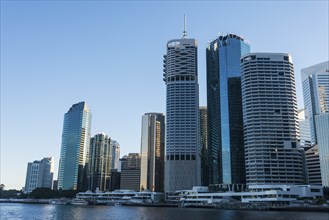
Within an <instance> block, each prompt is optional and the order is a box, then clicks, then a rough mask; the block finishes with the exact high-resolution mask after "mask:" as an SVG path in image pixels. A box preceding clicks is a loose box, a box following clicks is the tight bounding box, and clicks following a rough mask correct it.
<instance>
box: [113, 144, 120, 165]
mask: <svg viewBox="0 0 329 220" xmlns="http://www.w3.org/2000/svg"><path fill="white" fill-rule="evenodd" d="M119 159H120V144H119V143H118V142H117V141H115V140H112V169H116V170H117V169H118V168H119Z"/></svg>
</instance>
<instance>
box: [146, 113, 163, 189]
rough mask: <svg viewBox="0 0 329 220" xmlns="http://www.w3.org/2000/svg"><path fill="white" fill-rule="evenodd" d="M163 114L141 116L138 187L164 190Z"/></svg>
mask: <svg viewBox="0 0 329 220" xmlns="http://www.w3.org/2000/svg"><path fill="white" fill-rule="evenodd" d="M164 122H165V116H164V115H163V114H162V113H146V114H145V115H143V116H142V138H141V154H140V155H141V175H140V189H141V190H143V189H148V190H150V191H152V192H154V191H155V192H163V190H164V187H163V186H164V153H165V151H164V149H165V123H164Z"/></svg>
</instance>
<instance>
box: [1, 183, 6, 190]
mask: <svg viewBox="0 0 329 220" xmlns="http://www.w3.org/2000/svg"><path fill="white" fill-rule="evenodd" d="M2 190H5V185H4V184H2V183H1V184H0V191H2Z"/></svg>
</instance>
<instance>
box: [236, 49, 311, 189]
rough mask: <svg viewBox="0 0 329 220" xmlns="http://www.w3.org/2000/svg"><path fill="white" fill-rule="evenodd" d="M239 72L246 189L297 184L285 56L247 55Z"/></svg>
mask: <svg viewBox="0 0 329 220" xmlns="http://www.w3.org/2000/svg"><path fill="white" fill-rule="evenodd" d="M241 71H242V72H241V73H242V77H241V84H242V104H243V124H244V143H245V155H246V179H247V184H248V185H250V184H303V183H304V181H305V180H304V172H303V150H302V149H300V148H299V143H298V138H299V137H298V136H299V129H298V122H297V99H296V89H295V79H294V69H293V64H292V59H291V57H290V55H288V54H283V53H250V54H247V55H245V56H243V57H242V58H241Z"/></svg>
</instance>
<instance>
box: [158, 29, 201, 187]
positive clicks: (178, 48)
mask: <svg viewBox="0 0 329 220" xmlns="http://www.w3.org/2000/svg"><path fill="white" fill-rule="evenodd" d="M197 60H198V59H197V41H196V40H195V39H188V38H187V35H186V31H185V30H184V34H183V38H182V39H175V40H170V41H168V43H167V54H166V55H164V64H163V66H164V74H163V76H164V78H163V80H164V81H165V84H166V112H167V113H166V162H165V191H166V192H173V191H175V190H185V189H191V188H192V186H195V185H200V180H201V177H200V166H201V165H200V149H199V148H200V133H199V83H198V71H197V69H198V68H197Z"/></svg>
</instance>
